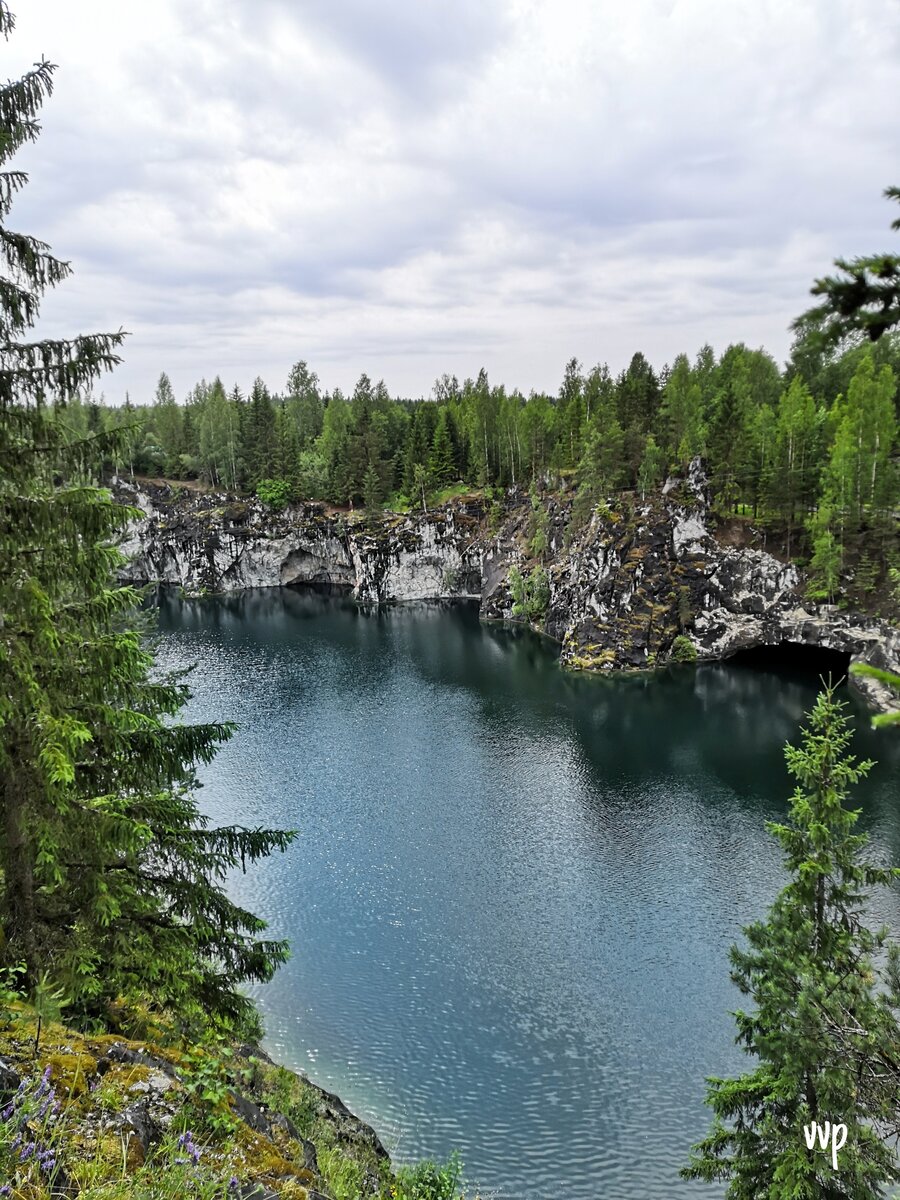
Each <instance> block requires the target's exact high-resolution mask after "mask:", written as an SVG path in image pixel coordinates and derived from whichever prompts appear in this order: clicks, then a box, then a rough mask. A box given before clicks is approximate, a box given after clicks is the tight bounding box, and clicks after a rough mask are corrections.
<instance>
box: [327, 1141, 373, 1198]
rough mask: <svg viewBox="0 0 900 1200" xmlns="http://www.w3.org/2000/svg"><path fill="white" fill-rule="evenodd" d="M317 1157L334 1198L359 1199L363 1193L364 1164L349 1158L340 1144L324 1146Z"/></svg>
mask: <svg viewBox="0 0 900 1200" xmlns="http://www.w3.org/2000/svg"><path fill="white" fill-rule="evenodd" d="M317 1157H318V1163H319V1170H320V1171H321V1172H322V1177H323V1179H324V1180H325V1182H326V1183H327V1184H328V1190H329V1191H330V1192H331V1194H332V1196H334V1200H359V1196H360V1195H361V1194H362V1181H363V1168H362V1164H361V1163H358V1162H357V1161H356V1160H355V1159H352V1158H348V1157H347V1156H346V1155H345V1154H344V1153H343V1152H342V1151H341V1149H340V1147H338V1146H324V1147H322V1148H321V1149H319V1151H318V1156H317Z"/></svg>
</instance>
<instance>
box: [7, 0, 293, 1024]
mask: <svg viewBox="0 0 900 1200" xmlns="http://www.w3.org/2000/svg"><path fill="white" fill-rule="evenodd" d="M13 26H14V19H13V17H12V15H11V14H10V12H9V10H8V8H7V6H6V4H5V3H3V0H0V33H2V34H3V36H4V37H8V35H9V33H10V32H11V30H12V29H13ZM53 70H54V67H53V66H52V64H50V63H48V62H46V61H42V62H40V63H38V64H37V65H36V66H35V68H34V69H33V70H32V71H30V72H29V73H28V74H26V75H25V76H24V77H23V78H21V79H19V80H16V81H13V82H10V83H8V84H6V85H5V86H3V87H2V88H0V164H3V163H5V162H6V161H7V160H8V159H9V157H10V156H11V155H12V154H13V153H14V152H15V150H16V149H17V148H18V147H20V146H21V145H22V144H23V143H25V142H26V141H30V140H33V139H34V137H35V136H36V134H37V132H38V130H39V126H38V125H37V123H36V120H35V118H36V114H37V112H38V110H39V108H40V106H41V103H42V102H43V100H44V99H45V98H46V97H47V96H48V95H49V94H50V92H51V87H52V72H53ZM24 182H25V176H24V175H23V174H22V173H21V172H16V171H8V170H7V171H4V172H2V173H0V221H2V225H0V245H2V250H3V258H4V263H5V267H6V273H5V277H3V278H2V280H0V559H2V561H3V564H4V569H3V571H2V572H0V821H2V829H3V836H2V839H0V930H2V935H3V936H2V939H0V963H2V962H5V963H6V964H12V963H18V962H22V963H24V965H25V971H26V974H25V980H26V982H27V983H28V984H29V985H30V986H32V987H34V986H36V985H37V983H38V981H39V980H41V979H42V978H43V977H44V976H45V975H46V974H48V973H49V975H50V976H51V977H52V978H53V979H55V980H56V981H57V982H58V983H59V984H61V985H62V987H63V988H64V990H65V992H66V994H67V996H68V998H69V999H70V1001H71V1002H72V1010H71V1011H73V1012H75V1013H76V1014H80V1015H82V1016H83V1017H90V1018H97V1017H102V1015H103V1013H104V1010H105V1008H106V1006H107V1004H108V1003H109V1002H110V1001H112V1000H114V999H116V998H124V999H126V1000H127V999H129V998H133V997H136V996H142V997H147V998H150V999H151V1000H152V1002H153V1003H155V1004H157V1005H160V1006H168V1007H169V1008H170V1009H172V1010H174V1011H175V1012H176V1013H177V1014H178V1015H179V1016H180V1017H182V1018H185V1019H191V1020H198V1021H201V1022H205V1021H210V1020H212V1021H214V1022H226V1023H228V1022H232V1023H233V1022H238V1021H241V1020H243V1019H245V1018H247V1017H251V1018H252V1015H253V1009H252V1005H251V1004H250V1002H249V1001H248V1000H247V999H246V998H245V997H243V996H242V995H241V994H240V992H239V990H238V988H239V985H240V984H241V983H242V982H243V981H246V980H258V981H261V980H265V979H268V978H269V977H270V976H271V974H272V972H273V971H274V969H275V967H276V966H277V964H278V963H279V962H281V961H282V960H283V959H284V957H285V954H286V946H285V945H284V944H283V943H281V942H273V941H266V940H264V939H261V938H260V937H259V934H260V933H261V931H262V929H263V928H264V923H263V922H262V921H261V920H260V919H259V918H257V917H256V916H254V915H253V914H252V913H249V912H247V911H245V910H243V909H241V908H240V907H239V906H237V905H235V904H234V903H233V902H231V901H230V900H229V899H228V897H227V895H226V894H225V891H224V888H223V883H224V879H225V875H226V873H227V872H228V871H229V870H230V869H232V868H234V867H236V866H238V865H240V866H244V867H245V866H246V864H248V863H252V862H254V861H255V860H257V859H259V858H261V857H263V856H265V855H266V854H268V853H270V852H271V851H272V850H273V849H274V848H276V847H284V846H286V845H287V844H288V842H289V841H290V839H291V837H292V835H291V834H290V833H278V832H270V831H266V830H259V829H256V830H246V829H242V828H237V827H227V828H224V829H211V828H208V826H207V824H206V821H205V820H204V818H203V817H202V816H201V815H200V813H199V811H198V808H197V805H196V802H195V800H194V798H193V790H194V787H195V784H196V776H195V772H196V769H197V767H198V766H199V765H200V764H203V763H206V762H208V761H209V760H210V759H211V758H212V756H213V754H214V753H215V750H216V748H217V746H218V745H219V744H220V743H221V742H222V741H223V740H224V739H225V738H227V737H228V736H229V735H230V733H231V727H230V726H229V725H227V724H224V723H223V724H208V725H184V724H181V723H177V722H176V721H174V718H177V716H178V713H179V711H180V709H181V708H182V706H183V704H184V702H185V700H186V698H187V690H186V688H185V686H184V684H183V683H182V682H181V681H180V680H179V679H177V678H170V679H160V678H159V677H158V676H157V675H156V674H155V673H154V670H153V659H152V656H151V654H150V653H149V651H148V650H147V648H146V646H145V643H144V638H143V636H142V630H141V625H140V620H139V617H138V612H137V606H138V603H139V600H140V597H139V595H138V594H137V593H136V592H135V591H134V590H133V589H132V588H129V587H122V586H119V585H118V584H117V582H116V577H115V572H116V569H117V567H119V566H120V565H121V564H122V562H123V559H122V556H121V555H120V553H119V551H118V550H117V549H116V545H115V543H116V541H117V539H118V538H119V537H120V536H121V534H122V532H123V530H124V528H125V526H126V525H127V523H128V521H129V520H130V519H131V518H133V517H134V516H136V515H137V514H136V513H135V512H134V510H130V509H127V508H125V507H123V506H121V505H118V504H116V503H115V502H114V500H113V498H112V496H111V495H110V493H109V492H108V491H107V490H105V489H102V488H99V487H97V486H95V482H94V472H95V470H96V465H97V463H98V461H99V460H100V458H101V457H102V454H103V451H104V449H105V448H108V447H109V445H111V444H112V437H113V435H106V434H103V433H102V432H101V433H98V434H96V435H94V436H91V437H86V438H85V437H81V438H80V439H79V438H74V437H72V436H71V435H70V434H69V433H68V432H67V428H66V425H65V423H64V422H63V421H61V420H60V419H59V410H60V409H62V408H64V407H65V405H66V403H67V402H68V400H69V399H70V398H71V397H72V396H73V395H74V394H75V393H76V391H77V390H78V389H85V388H87V387H89V386H90V383H91V381H92V380H93V379H94V378H95V377H96V376H97V375H98V374H99V373H100V372H101V371H102V370H104V369H106V368H109V367H111V366H113V365H115V363H116V362H118V361H119V360H118V356H117V354H116V351H117V349H118V348H119V346H120V345H121V343H122V340H123V337H124V334H123V333H122V332H121V331H120V332H119V333H116V334H98V335H91V336H83V337H75V338H72V339H69V340H64V341H47V340H44V341H39V342H33V343H29V342H27V341H25V340H23V337H22V335H23V334H25V332H26V331H27V330H28V329H29V328H30V327H31V326H32V325H33V323H34V321H35V318H36V316H37V313H38V306H39V302H40V298H41V296H42V294H43V293H44V292H45V291H46V289H47V288H48V287H52V286H54V285H55V284H57V283H59V282H60V281H61V280H63V279H64V278H65V276H66V275H67V274H68V266H67V264H65V263H63V262H61V261H59V260H58V259H56V258H54V257H53V256H52V255H51V253H50V251H49V248H48V247H47V246H46V245H45V244H43V243H42V242H39V241H37V240H36V239H35V238H32V237H29V236H26V235H24V234H18V233H14V232H11V231H10V230H9V229H7V228H6V225H5V221H6V217H7V215H8V212H9V210H10V204H11V201H12V198H13V195H14V193H15V192H16V191H17V190H18V189H19V188H20V187H21V186H22V185H23V184H24Z"/></svg>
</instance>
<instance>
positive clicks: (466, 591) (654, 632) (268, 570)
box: [119, 462, 900, 708]
mask: <svg viewBox="0 0 900 1200" xmlns="http://www.w3.org/2000/svg"><path fill="white" fill-rule="evenodd" d="M119 487H120V494H121V496H122V499H123V500H124V501H125V502H128V503H131V504H133V505H135V506H136V507H138V508H140V509H141V510H142V511H143V513H144V514H145V515H144V517H143V519H141V520H140V521H137V522H136V523H135V524H134V525H133V526H132V527H131V530H130V533H129V537H128V539H127V541H126V543H125V546H124V547H123V548H124V551H125V553H126V555H127V556H128V558H129V566H128V567H127V569H126V577H127V578H129V579H131V580H133V581H136V582H160V583H166V584H175V585H178V586H180V587H182V588H183V589H184V590H185V591H187V592H189V593H192V594H203V593H208V592H221V591H232V590H237V589H242V588H250V587H277V586H288V585H318V586H323V585H324V586H328V587H332V588H337V589H342V590H345V591H348V592H350V593H351V594H352V595H353V596H354V597H355V598H356V599H357V600H358V601H360V602H361V603H370V604H383V603H390V602H393V601H403V600H423V599H448V598H465V599H470V600H477V601H478V603H479V605H480V610H481V614H482V616H483V617H484V618H486V619H499V620H511V619H515V617H516V614H514V612H513V608H514V601H513V596H512V589H511V578H510V572H511V569H512V568H516V569H517V570H518V571H519V572H520V573H521V574H522V575H525V576H527V574H528V573H529V572H532V571H535V570H537V571H538V572H539V573H540V572H544V573H545V576H546V587H545V597H546V601H547V602H546V605H545V606H542V611H540V612H537V613H534V612H533V613H532V623H533V624H535V626H536V627H537V628H540V629H541V630H542V631H543V632H545V633H547V634H549V635H550V636H551V637H553V638H555V639H556V640H557V641H558V642H560V643H561V645H562V652H561V661H562V663H563V664H564V665H565V666H568V667H571V668H578V669H586V670H616V669H647V668H653V667H656V666H661V665H663V664H665V663H666V662H669V661H671V659H672V654H673V645H675V644H676V639H679V646H680V649H681V650H682V651H683V652H684V651H685V647H686V642H685V639H687V641H688V642H689V643H690V646H691V647H693V650H694V651H695V652H696V655H697V658H698V659H699V660H701V661H702V660H713V659H723V658H728V657H730V656H731V655H733V654H735V653H737V652H738V651H739V650H744V649H748V648H752V647H754V646H760V645H767V646H776V645H779V644H781V643H799V644H802V645H817V646H821V647H824V648H827V649H832V650H837V651H840V652H841V653H843V654H845V655H847V656H848V658H849V659H850V660H851V661H864V662H869V663H871V664H873V665H875V666H878V667H883V668H886V669H890V670H897V669H898V668H900V629H898V628H896V627H895V626H893V625H891V624H889V623H887V622H884V621H879V620H875V619H873V618H870V617H866V616H863V615H860V614H853V613H848V612H844V611H839V610H838V609H837V608H834V607H827V606H821V605H819V606H817V605H812V604H810V603H808V602H806V601H805V600H804V598H803V595H804V588H803V583H804V581H803V579H802V578H801V575H800V573H799V572H798V570H797V568H796V567H795V566H794V565H793V564H791V563H785V562H782V561H780V560H779V559H778V558H776V557H775V556H773V555H772V554H770V553H767V552H766V551H765V550H764V549H761V548H759V547H758V546H753V545H747V544H743V543H739V544H728V540H727V539H726V538H723V536H722V531H716V530H715V528H714V526H713V523H712V520H711V517H710V513H709V508H708V504H707V498H706V481H705V477H704V475H703V472H702V468H701V465H700V463H699V462H695V463H694V464H692V467H691V470H690V472H689V474H688V476H687V478H686V479H682V480H670V481H668V482H667V484H666V487H665V489H664V490H663V495H662V497H657V498H655V499H654V501H653V502H649V501H648V502H646V503H641V502H639V501H638V500H637V499H635V498H631V499H622V498H619V499H617V500H615V501H614V502H613V503H614V504H615V507H613V506H612V505H610V504H606V505H599V506H597V507H596V508H595V509H594V511H593V513H592V514H591V515H590V516H589V518H588V519H587V520H586V521H583V522H581V523H579V522H578V520H577V519H576V518H575V516H574V515H573V501H572V498H571V497H568V498H567V497H565V496H555V495H554V496H549V497H546V498H544V499H543V500H542V501H541V502H540V507H541V508H542V509H543V512H544V514H545V515H543V517H542V519H543V525H544V529H545V539H544V540H545V543H546V546H545V549H544V550H543V552H542V553H541V555H540V561H537V560H535V558H534V557H533V556H531V555H530V553H529V549H530V548H531V549H533V548H534V540H533V537H532V531H533V529H534V521H535V511H536V510H535V509H534V506H533V505H532V503H531V501H530V500H529V498H528V497H527V496H526V495H525V494H524V493H520V492H519V493H516V492H510V493H508V494H507V495H506V496H505V497H504V498H503V499H502V500H501V501H494V502H493V503H492V504H491V503H489V502H488V501H487V500H485V499H483V498H480V497H479V498H467V499H465V500H459V501H454V502H451V503H450V504H448V505H445V506H443V507H442V508H439V509H437V510H435V511H432V512H428V513H424V512H420V513H415V514H409V515H405V516H398V515H394V514H390V513H385V514H384V516H383V517H382V518H380V519H379V520H378V521H376V522H370V521H367V520H365V519H364V518H363V517H362V516H361V515H359V514H346V513H339V512H335V511H333V510H329V509H328V508H326V506H324V505H321V504H304V505H295V506H292V507H291V508H289V509H286V510H284V511H283V512H280V513H273V512H271V511H270V510H268V509H266V508H265V507H264V506H262V505H261V504H259V503H258V502H257V501H246V500H235V499H233V498H229V497H227V496H216V495H211V494H209V493H198V492H188V491H177V490H175V489H173V488H169V487H155V488H154V487H150V486H149V485H147V486H145V487H144V488H138V487H134V486H133V485H127V484H120V485H119ZM749 532H750V535H751V536H752V534H753V531H752V530H751V531H749ZM518 611H519V610H518V609H517V612H518ZM689 649H690V648H689V647H688V651H689ZM855 683H856V686H858V687H859V688H860V690H862V691H863V692H864V694H865V695H866V696H867V698H868V699H869V701H870V702H871V703H872V704H873V705H875V706H876V707H879V708H891V707H894V706H895V705H896V700H895V698H894V697H893V695H892V694H891V693H890V691H889V690H888V689H887V688H885V687H884V686H883V685H881V684H878V683H877V682H876V681H874V680H870V679H862V678H858V679H856V680H855Z"/></svg>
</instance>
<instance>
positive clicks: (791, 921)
mask: <svg viewBox="0 0 900 1200" xmlns="http://www.w3.org/2000/svg"><path fill="white" fill-rule="evenodd" d="M843 707H844V706H843V705H841V704H840V703H839V702H838V701H837V700H835V698H834V692H833V690H832V689H831V688H830V687H828V688H825V690H823V691H822V692H821V693H820V695H819V697H818V699H817V701H816V704H815V706H814V708H813V710H812V712H811V713H810V714H809V723H808V725H807V726H806V727H805V728H804V729H803V730H802V737H801V744H800V745H799V746H792V745H788V746H787V747H786V749H785V757H786V759H787V765H788V770H789V772H790V773H791V775H793V777H794V778H795V779H796V780H797V783H798V786H797V789H796V791H795V792H794V795H793V797H792V800H791V811H790V819H789V821H788V822H787V823H785V824H782V823H776V822H770V823H769V826H768V828H769V830H770V832H771V833H772V834H773V836H774V837H775V838H776V839H777V840H778V842H779V844H780V845H781V848H782V851H783V855H784V864H785V868H786V870H787V873H788V878H789V882H788V883H787V885H786V886H785V888H784V889H783V890H782V891H781V893H780V894H779V896H778V898H777V899H776V901H775V903H774V904H773V905H772V907H771V909H770V910H769V913H768V916H767V918H766V920H765V921H756V922H754V923H753V924H751V925H749V926H748V927H747V928H746V929H745V930H744V934H745V938H746V945H745V946H741V947H737V946H736V947H734V948H733V949H732V952H731V962H732V979H733V980H734V982H735V983H736V985H737V986H738V988H739V989H740V991H741V992H742V993H743V995H745V996H746V997H748V998H749V1000H750V1002H751V1005H752V1007H751V1008H750V1009H749V1011H744V1010H741V1011H738V1012H737V1013H735V1019H736V1022H737V1030H738V1033H737V1040H738V1042H739V1044H740V1045H741V1046H742V1047H743V1048H744V1050H745V1051H746V1052H747V1053H748V1054H749V1055H751V1056H752V1057H753V1059H754V1065H753V1067H752V1068H751V1069H750V1070H748V1071H747V1072H746V1073H745V1074H743V1075H740V1076H738V1077H736V1078H732V1079H721V1078H713V1079H710V1080H709V1081H708V1083H709V1090H708V1095H707V1103H708V1104H709V1105H710V1107H711V1108H712V1109H713V1112H714V1121H713V1128H712V1131H711V1133H710V1135H709V1136H708V1137H707V1138H706V1139H705V1140H704V1141H703V1142H701V1143H700V1144H699V1145H697V1146H696V1147H694V1151H693V1154H692V1157H691V1161H690V1164H689V1166H688V1167H687V1168H685V1169H684V1171H683V1172H682V1174H684V1175H685V1176H686V1177H687V1178H691V1179H701V1180H706V1181H708V1182H712V1181H723V1182H727V1184H728V1187H727V1190H726V1193H725V1194H726V1196H727V1198H728V1200H757V1198H758V1197H760V1196H766V1197H768V1198H769V1200H820V1197H822V1196H835V1197H846V1198H848V1200H850V1198H852V1200H876V1198H877V1197H880V1196H882V1195H883V1194H884V1188H885V1187H886V1186H888V1185H890V1184H892V1183H896V1182H898V1181H900V1169H898V1164H897V1160H896V1158H895V1156H894V1153H893V1151H892V1150H891V1148H890V1146H889V1144H888V1143H886V1142H885V1141H884V1140H883V1137H885V1136H887V1135H888V1133H889V1131H890V1128H891V1126H893V1124H894V1122H895V1120H896V1112H897V1104H898V1099H900V1082H898V1073H897V1071H896V1070H894V1071H893V1074H891V1073H889V1072H888V1073H887V1074H886V1075H885V1074H883V1073H882V1072H881V1070H880V1069H879V1067H878V1066H877V1065H876V1064H878V1063H879V1062H881V1061H882V1060H883V1059H884V1058H886V1059H888V1060H891V1061H892V1060H893V1055H894V1052H895V1048H896V1045H897V1044H898V1039H900V1026H898V1022H897V1007H896V1006H897V1000H898V997H897V996H896V995H895V994H892V993H891V991H890V990H886V989H883V988H881V987H879V984H878V981H877V979H876V977H875V973H874V967H873V963H874V961H875V960H876V959H877V957H878V956H879V955H880V954H881V953H882V951H883V949H884V946H885V938H886V933H885V932H884V931H881V932H878V931H873V930H872V929H871V927H870V925H869V924H868V923H867V921H866V919H865V901H866V899H867V898H868V895H869V893H870V889H871V888H873V887H875V886H879V885H885V884H888V883H890V882H892V880H893V879H894V877H895V876H896V875H897V874H898V872H896V871H888V870H884V869H881V868H879V867H875V866H873V865H871V864H870V863H869V862H868V861H867V860H866V857H865V847H866V842H867V838H866V836H865V835H863V834H858V833H856V832H854V826H855V824H856V821H857V818H858V816H859V812H858V810H852V809H847V808H845V807H844V805H843V801H844V800H845V798H846V797H847V794H848V792H849V789H850V788H851V787H852V786H853V784H855V783H856V782H857V780H858V779H860V777H862V776H863V775H865V774H866V773H867V772H868V770H869V768H870V767H871V763H868V762H863V763H857V762H856V761H855V759H853V758H852V757H851V756H850V755H848V753H847V747H848V745H849V742H850V737H851V734H850V730H849V725H848V721H847V719H846V717H845V716H844V715H843V712H842V709H843ZM867 1064H868V1065H867ZM825 1120H829V1121H831V1122H840V1123H842V1124H845V1125H846V1126H847V1130H848V1136H847V1140H846V1145H845V1146H844V1148H843V1149H842V1150H841V1153H840V1161H839V1169H838V1171H837V1172H836V1171H835V1170H834V1169H833V1166H832V1160H831V1156H830V1154H826V1153H824V1152H823V1151H821V1150H819V1149H816V1148H813V1149H808V1148H807V1146H806V1143H805V1140H804V1138H803V1126H804V1125H808V1124H811V1123H812V1122H814V1121H818V1122H820V1123H821V1122H823V1121H825Z"/></svg>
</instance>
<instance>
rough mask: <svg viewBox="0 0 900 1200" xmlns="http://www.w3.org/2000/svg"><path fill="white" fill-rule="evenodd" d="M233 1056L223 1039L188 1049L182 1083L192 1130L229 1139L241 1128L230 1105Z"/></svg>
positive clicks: (187, 1117)
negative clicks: (200, 1130)
mask: <svg viewBox="0 0 900 1200" xmlns="http://www.w3.org/2000/svg"><path fill="white" fill-rule="evenodd" d="M233 1057H234V1056H233V1054H232V1051H231V1049H230V1048H229V1047H228V1045H227V1044H226V1043H225V1042H224V1040H223V1039H221V1038H219V1039H217V1040H215V1041H212V1042H210V1043H208V1044H207V1045H206V1046H192V1047H190V1048H189V1049H188V1051H187V1053H186V1055H185V1058H186V1065H185V1067H184V1070H183V1071H182V1073H181V1080H182V1083H183V1084H184V1089H185V1091H186V1093H187V1097H188V1100H187V1112H186V1114H185V1116H186V1119H187V1123H188V1124H189V1125H190V1126H191V1127H192V1128H195V1129H203V1130H206V1131H208V1132H209V1133H211V1134H213V1135H216V1136H227V1135H228V1134H230V1133H233V1132H234V1130H235V1129H236V1128H237V1119H236V1118H235V1116H234V1114H233V1113H232V1111H231V1109H230V1108H229V1105H228V1101H229V1096H230V1093H231V1082H232V1081H231V1078H230V1074H229V1071H230V1068H231V1065H232V1060H233Z"/></svg>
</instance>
